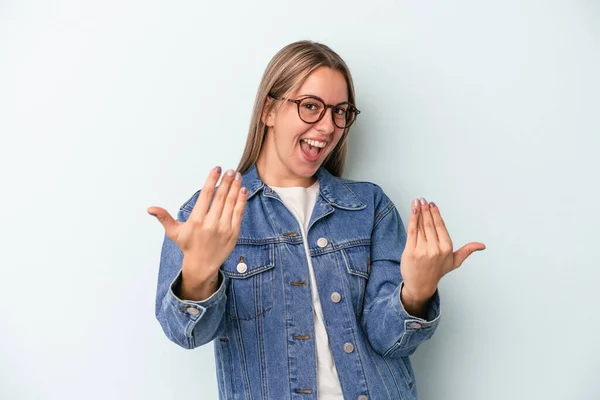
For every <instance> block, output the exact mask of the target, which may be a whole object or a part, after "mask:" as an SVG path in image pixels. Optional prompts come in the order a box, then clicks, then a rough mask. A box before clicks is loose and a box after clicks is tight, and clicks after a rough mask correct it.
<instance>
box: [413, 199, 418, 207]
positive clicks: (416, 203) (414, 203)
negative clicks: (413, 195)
mask: <svg viewBox="0 0 600 400" xmlns="http://www.w3.org/2000/svg"><path fill="white" fill-rule="evenodd" d="M413 207H415V208H416V207H419V199H414V200H413Z"/></svg>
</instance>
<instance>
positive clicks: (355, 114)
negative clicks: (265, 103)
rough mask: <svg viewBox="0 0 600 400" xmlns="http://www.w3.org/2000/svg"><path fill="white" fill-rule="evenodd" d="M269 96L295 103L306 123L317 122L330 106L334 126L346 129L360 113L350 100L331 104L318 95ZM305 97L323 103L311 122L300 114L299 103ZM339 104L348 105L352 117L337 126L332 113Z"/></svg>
mask: <svg viewBox="0 0 600 400" xmlns="http://www.w3.org/2000/svg"><path fill="white" fill-rule="evenodd" d="M269 97H270V98H272V99H273V100H287V101H289V102H290V103H296V106H297V108H298V117H300V119H301V120H302V122H304V123H307V124H316V123H317V122H319V121H320V120H322V119H323V117H324V116H325V114H327V109H328V108H331V119H332V121H333V124H334V125H335V126H337V127H338V128H340V129H347V128H349V127H350V126H351V125H352V124H353V123H354V121H356V117H357V116H358V114H360V110H359V109H358V108H356V107H355V106H354V104H352V103H350V102H347V101H343V102H341V103H338V104H335V105H333V104H327V103H325V101H324V100H323V99H322V98H320V97H318V96H313V95H307V96H303V97H301V98H300V99H289V98H287V97H281V96H273V95H269ZM306 99H315V100H318V101H320V102H321V103H323V104H324V105H325V107H323V110H322V111H321V115H319V118H317V120H316V121H313V122H308V121H305V120H304V118H302V116H301V115H300V103H302V102H303V101H304V100H306ZM341 105H348V110H350V111H352V112H354V118H353V119H352V121H350V123H349V124H348V125H346V126H339V125H338V124H337V123H336V122H335V117H334V115H333V111H334V109H335V108H337V107H339V106H341Z"/></svg>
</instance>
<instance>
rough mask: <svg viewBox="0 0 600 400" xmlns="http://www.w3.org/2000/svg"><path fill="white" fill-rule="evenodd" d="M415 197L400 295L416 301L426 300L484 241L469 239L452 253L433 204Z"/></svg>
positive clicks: (450, 242)
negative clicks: (447, 275)
mask: <svg viewBox="0 0 600 400" xmlns="http://www.w3.org/2000/svg"><path fill="white" fill-rule="evenodd" d="M418 200H419V199H415V200H414V201H413V203H412V213H411V215H410V221H409V223H408V232H407V234H408V237H407V241H406V247H405V249H404V252H403V253H402V258H401V261H400V274H401V275H402V278H403V280H404V287H403V288H402V293H403V296H404V295H406V297H407V298H410V299H411V300H412V301H414V302H416V303H419V302H420V303H422V302H425V301H427V300H428V299H429V298H431V297H432V296H433V294H434V293H435V291H436V289H437V286H438V283H439V282H440V280H441V279H442V277H443V276H444V275H446V274H447V273H448V272H450V271H453V270H455V269H456V268H458V267H460V266H461V265H462V263H463V262H464V261H465V260H466V259H467V257H469V256H470V255H471V254H472V253H473V252H474V251H478V250H484V249H485V248H486V247H485V245H484V244H483V243H479V242H471V243H468V244H466V245H464V246H463V247H461V248H460V249H458V250H457V251H455V252H453V245H452V240H450V235H449V234H448V230H447V229H446V225H445V224H444V220H443V219H442V216H441V214H440V210H439V209H438V207H437V206H436V205H435V204H434V203H427V201H426V200H425V199H420V200H421V201H420V202H419V201H418Z"/></svg>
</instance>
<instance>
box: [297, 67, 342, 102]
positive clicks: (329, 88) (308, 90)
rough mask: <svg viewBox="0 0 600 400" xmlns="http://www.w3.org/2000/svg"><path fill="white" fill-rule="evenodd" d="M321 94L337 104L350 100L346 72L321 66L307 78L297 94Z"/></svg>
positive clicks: (326, 99) (320, 95)
mask: <svg viewBox="0 0 600 400" xmlns="http://www.w3.org/2000/svg"><path fill="white" fill-rule="evenodd" d="M309 94H310V95H314V96H319V97H320V98H322V99H323V100H325V102H327V103H331V104H337V103H341V102H344V101H348V84H347V83H346V78H345V77H344V74H342V73H341V72H340V71H337V70H334V69H331V68H329V67H319V68H317V69H315V70H314V71H313V72H311V73H310V75H309V76H308V77H307V78H306V80H305V81H304V83H303V84H302V86H300V88H299V89H298V90H297V91H296V93H295V95H296V96H303V95H309Z"/></svg>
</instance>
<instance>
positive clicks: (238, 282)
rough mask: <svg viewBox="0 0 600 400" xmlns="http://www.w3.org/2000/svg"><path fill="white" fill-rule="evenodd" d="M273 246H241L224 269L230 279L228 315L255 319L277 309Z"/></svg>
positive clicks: (236, 247)
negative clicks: (274, 302)
mask: <svg viewBox="0 0 600 400" xmlns="http://www.w3.org/2000/svg"><path fill="white" fill-rule="evenodd" d="M273 246H274V245H273V244H260V245H252V244H237V245H236V246H235V247H234V249H233V251H232V252H231V254H230V255H229V257H228V258H227V260H225V263H224V264H223V267H222V270H223V273H224V274H225V275H227V276H228V277H229V278H230V279H229V287H228V288H227V314H228V315H229V316H230V317H231V318H233V319H243V320H247V319H253V318H256V317H258V316H259V315H262V314H264V313H266V312H268V311H269V310H271V308H273V268H274V267H275V264H274V258H275V257H274V254H273V251H274V247H273Z"/></svg>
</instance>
